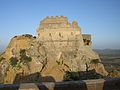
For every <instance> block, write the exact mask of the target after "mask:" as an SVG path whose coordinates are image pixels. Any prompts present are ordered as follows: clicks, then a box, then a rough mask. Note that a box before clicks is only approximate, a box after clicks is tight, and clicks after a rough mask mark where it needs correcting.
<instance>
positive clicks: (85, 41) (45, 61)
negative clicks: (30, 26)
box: [0, 16, 107, 83]
mask: <svg viewBox="0 0 120 90" xmlns="http://www.w3.org/2000/svg"><path fill="white" fill-rule="evenodd" d="M91 45H92V41H91V35H88V34H83V35H82V34H81V29H80V27H79V26H78V24H77V22H76V21H73V23H72V24H71V23H69V22H68V20H67V18H66V17H63V16H61V17H46V18H45V19H44V20H42V21H41V23H40V25H39V27H38V29H37V37H33V36H32V35H28V34H26V35H21V36H15V37H14V38H12V39H11V41H10V43H9V45H8V47H7V48H6V50H5V52H4V53H3V54H2V55H1V56H0V58H1V61H0V68H4V70H5V71H4V74H3V73H0V74H2V76H3V78H4V80H3V82H4V83H13V81H14V80H15V77H16V75H18V74H20V75H22V76H26V75H30V74H32V73H36V72H39V73H40V74H41V76H42V77H46V76H50V77H53V78H54V79H55V81H62V80H63V76H64V73H65V71H86V70H91V69H95V70H96V72H97V73H100V74H102V75H104V76H106V75H107V72H106V71H105V69H104V66H103V64H101V60H100V58H99V56H98V54H97V53H95V52H94V51H93V50H92V48H91ZM3 61H4V62H6V63H7V64H6V65H7V66H6V67H2V62H3ZM6 69H7V70H6ZM1 70H3V69H1Z"/></svg>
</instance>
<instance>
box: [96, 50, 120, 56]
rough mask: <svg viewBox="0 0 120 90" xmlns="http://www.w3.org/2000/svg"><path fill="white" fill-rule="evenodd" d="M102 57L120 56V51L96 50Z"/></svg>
mask: <svg viewBox="0 0 120 90" xmlns="http://www.w3.org/2000/svg"><path fill="white" fill-rule="evenodd" d="M94 51H95V52H97V53H98V54H100V55H120V49H103V50H102V49H94Z"/></svg>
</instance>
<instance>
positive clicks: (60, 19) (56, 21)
mask: <svg viewBox="0 0 120 90" xmlns="http://www.w3.org/2000/svg"><path fill="white" fill-rule="evenodd" d="M46 28H47V29H58V28H79V26H78V23H77V22H76V21H73V23H72V24H71V23H69V22H68V19H67V17H65V16H55V17H54V16H51V17H49V16H47V17H46V18H45V19H43V20H42V21H41V22H40V25H39V30H42V29H46Z"/></svg>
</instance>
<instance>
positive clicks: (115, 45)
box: [0, 0, 120, 50]
mask: <svg viewBox="0 0 120 90" xmlns="http://www.w3.org/2000/svg"><path fill="white" fill-rule="evenodd" d="M119 9H120V1H119V0H90V1H89V0H71V1H68V0H66V1H65V0H58V1H56V0H51V2H49V0H44V1H40V0H30V1H29V0H0V12H1V15H0V20H1V21H0V30H1V32H0V50H2V49H5V48H6V46H7V45H8V43H9V42H10V40H11V38H12V37H14V36H16V35H22V34H32V35H34V36H35V35H36V28H37V27H38V25H39V23H40V21H41V20H42V19H44V18H45V17H46V16H61V15H63V16H66V17H67V18H68V20H69V21H70V22H72V21H73V20H76V21H78V24H79V26H80V27H81V31H82V33H83V34H91V35H92V42H93V48H95V49H120V40H119V38H120V36H119V34H120V10H119Z"/></svg>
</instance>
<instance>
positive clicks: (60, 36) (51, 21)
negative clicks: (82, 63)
mask: <svg viewBox="0 0 120 90" xmlns="http://www.w3.org/2000/svg"><path fill="white" fill-rule="evenodd" d="M37 38H38V39H39V40H42V41H44V42H46V43H47V44H48V42H54V45H55V47H56V48H58V49H59V48H60V47H61V48H64V47H68V46H69V47H72V46H74V45H73V44H76V45H77V49H79V47H83V46H91V35H87V34H85V35H82V33H81V29H80V27H79V26H78V23H77V21H73V22H72V23H69V22H68V19H67V17H64V16H60V17H58V16H56V17H53V16H52V17H48V16H47V17H46V18H45V19H43V20H42V21H41V22H40V25H39V27H38V29H37ZM71 49H73V48H71ZM74 49H75V48H74Z"/></svg>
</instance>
